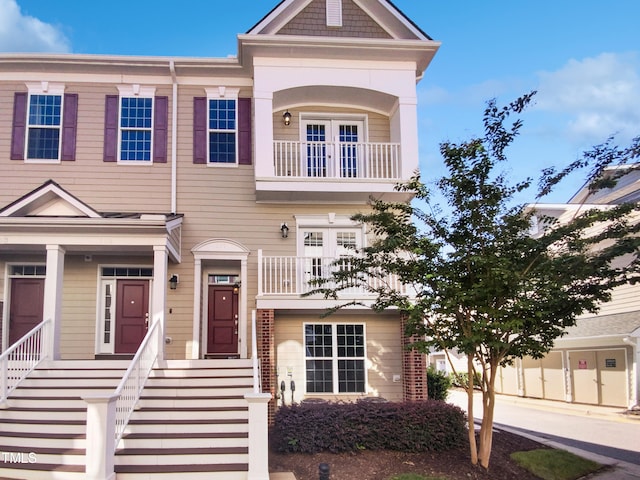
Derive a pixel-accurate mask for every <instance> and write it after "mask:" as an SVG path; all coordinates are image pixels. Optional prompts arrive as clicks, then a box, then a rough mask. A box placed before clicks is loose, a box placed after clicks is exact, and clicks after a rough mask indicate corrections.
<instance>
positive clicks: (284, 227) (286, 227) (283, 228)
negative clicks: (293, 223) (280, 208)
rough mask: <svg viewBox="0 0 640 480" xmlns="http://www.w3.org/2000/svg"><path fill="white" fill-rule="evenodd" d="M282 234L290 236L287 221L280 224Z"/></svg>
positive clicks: (285, 236) (283, 236)
mask: <svg viewBox="0 0 640 480" xmlns="http://www.w3.org/2000/svg"><path fill="white" fill-rule="evenodd" d="M280 234H281V235H282V238H287V237H288V236H289V227H288V226H287V224H286V223H283V224H282V225H280Z"/></svg>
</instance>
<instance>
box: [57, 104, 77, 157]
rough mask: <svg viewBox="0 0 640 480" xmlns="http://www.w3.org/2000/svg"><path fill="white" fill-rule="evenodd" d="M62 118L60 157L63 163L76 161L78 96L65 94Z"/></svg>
mask: <svg viewBox="0 0 640 480" xmlns="http://www.w3.org/2000/svg"><path fill="white" fill-rule="evenodd" d="M62 114H63V115H64V118H63V120H62V156H61V157H60V158H61V159H62V160H63V161H74V160H75V159H76V130H77V127H78V94H77V93H66V94H65V96H64V109H63V113H62Z"/></svg>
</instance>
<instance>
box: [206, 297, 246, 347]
mask: <svg viewBox="0 0 640 480" xmlns="http://www.w3.org/2000/svg"><path fill="white" fill-rule="evenodd" d="M207 353H208V354H210V355H235V354H237V353H238V292H237V288H236V287H234V286H232V285H210V286H209V312H208V323H207Z"/></svg>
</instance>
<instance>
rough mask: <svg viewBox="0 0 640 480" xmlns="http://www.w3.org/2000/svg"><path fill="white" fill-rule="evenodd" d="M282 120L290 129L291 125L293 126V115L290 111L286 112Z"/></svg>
mask: <svg viewBox="0 0 640 480" xmlns="http://www.w3.org/2000/svg"><path fill="white" fill-rule="evenodd" d="M282 120H283V121H284V124H285V125H286V126H287V127H288V126H289V125H291V114H290V113H289V110H287V111H286V112H284V114H283V115H282Z"/></svg>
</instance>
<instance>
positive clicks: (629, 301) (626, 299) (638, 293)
mask: <svg viewBox="0 0 640 480" xmlns="http://www.w3.org/2000/svg"><path fill="white" fill-rule="evenodd" d="M639 299H640V285H622V286H621V287H618V288H616V289H615V290H614V291H613V295H612V298H611V301H610V302H608V303H604V304H602V307H601V308H600V311H599V312H598V315H599V316H601V315H612V314H615V313H625V312H633V311H635V310H638V308H639V307H640V300H639ZM585 316H586V317H591V316H593V315H592V314H588V315H585Z"/></svg>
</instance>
